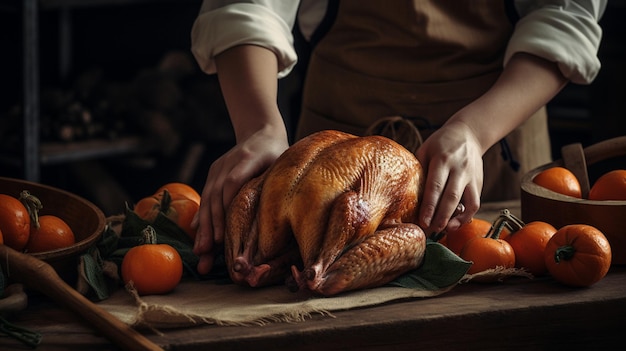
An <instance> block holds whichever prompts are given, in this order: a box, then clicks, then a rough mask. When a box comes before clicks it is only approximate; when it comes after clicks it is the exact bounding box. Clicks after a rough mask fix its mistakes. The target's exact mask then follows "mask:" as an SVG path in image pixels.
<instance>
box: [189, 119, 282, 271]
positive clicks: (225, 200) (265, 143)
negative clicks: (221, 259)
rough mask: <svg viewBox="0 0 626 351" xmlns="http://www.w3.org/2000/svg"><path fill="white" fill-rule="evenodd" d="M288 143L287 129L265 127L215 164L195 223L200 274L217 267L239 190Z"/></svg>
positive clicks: (270, 162) (276, 156)
mask: <svg viewBox="0 0 626 351" xmlns="http://www.w3.org/2000/svg"><path fill="white" fill-rule="evenodd" d="M288 146H289V144H288V141H287V137H286V134H285V133H284V132H280V133H279V134H278V137H277V134H275V133H271V132H269V131H264V130H262V131H258V132H256V133H254V134H252V135H251V136H250V137H249V138H247V139H246V140H244V141H241V142H239V143H238V144H237V145H236V146H235V147H234V148H232V149H231V150H230V151H228V152H227V153H226V154H224V155H222V156H221V157H220V158H219V159H217V160H216V161H215V162H214V163H213V164H212V165H211V167H210V169H209V173H208V176H207V179H206V183H205V185H204V189H203V190H202V200H201V202H200V209H199V211H198V214H197V215H196V217H195V218H194V221H193V224H192V225H194V226H196V227H197V234H196V240H195V244H194V249H193V251H194V253H195V254H196V255H198V256H199V257H200V261H199V263H198V267H197V269H198V272H199V273H200V274H206V273H209V272H210V270H211V268H212V267H213V260H214V256H215V246H216V245H219V244H222V243H223V242H224V229H225V214H226V210H227V209H228V206H229V205H230V203H231V201H232V200H233V198H234V197H235V195H236V194H237V192H238V191H239V189H241V187H242V186H243V185H244V184H245V183H246V182H247V181H248V180H250V179H252V178H253V177H255V176H257V175H259V174H261V173H262V172H263V171H264V170H265V169H267V168H268V167H269V166H270V165H271V164H272V163H273V162H274V161H275V160H276V158H278V156H280V154H281V153H282V152H283V151H285V150H286V149H287V147H288Z"/></svg>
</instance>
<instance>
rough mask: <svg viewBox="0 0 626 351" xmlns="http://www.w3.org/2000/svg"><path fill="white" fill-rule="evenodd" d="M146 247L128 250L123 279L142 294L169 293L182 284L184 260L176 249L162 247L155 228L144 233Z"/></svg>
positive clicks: (123, 266)
mask: <svg viewBox="0 0 626 351" xmlns="http://www.w3.org/2000/svg"><path fill="white" fill-rule="evenodd" d="M143 235H144V244H142V245H139V246H135V247H133V248H131V249H130V250H128V252H127V253H126V255H125V256H124V258H123V260H122V269H121V271H122V280H123V281H124V283H125V284H129V283H130V282H131V281H132V283H133V286H134V287H135V289H136V290H137V293H138V294H139V295H152V294H165V293H168V292H170V291H172V290H174V288H175V287H176V286H177V285H178V283H180V280H181V279H182V276H183V261H182V258H181V257H180V254H179V253H178V251H176V249H174V248H173V247H172V246H170V245H168V244H158V243H157V240H156V232H155V231H154V228H152V227H150V226H148V227H146V228H145V229H144V231H143Z"/></svg>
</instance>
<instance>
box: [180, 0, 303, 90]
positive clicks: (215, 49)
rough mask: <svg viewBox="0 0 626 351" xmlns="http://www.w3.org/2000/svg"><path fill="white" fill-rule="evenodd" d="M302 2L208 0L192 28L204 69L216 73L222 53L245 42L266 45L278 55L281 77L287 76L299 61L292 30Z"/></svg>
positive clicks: (193, 42) (195, 51) (194, 46)
mask: <svg viewBox="0 0 626 351" xmlns="http://www.w3.org/2000/svg"><path fill="white" fill-rule="evenodd" d="M298 3H299V2H298V1H292V0H289V1H282V0H276V1H271V0H256V1H243V2H233V1H209V0H205V1H204V2H203V3H202V7H201V9H200V14H199V15H198V17H197V18H196V20H195V22H194V24H193V27H192V30H191V52H192V53H193V55H194V57H195V58H196V61H197V62H198V64H199V66H200V68H201V69H202V70H203V71H204V72H206V73H209V74H212V73H215V72H216V68H215V56H216V55H218V54H220V53H221V52H223V51H225V50H227V49H229V48H231V47H234V46H237V45H243V44H250V45H258V46H262V47H265V48H267V49H269V50H271V51H273V52H274V53H275V54H276V57H277V59H278V71H279V74H278V78H281V77H284V76H286V75H287V74H289V72H290V71H291V70H292V69H293V67H294V66H295V64H296V62H297V55H296V52H295V49H294V47H293V36H292V32H291V29H292V27H293V24H294V22H295V17H296V12H297V10H298Z"/></svg>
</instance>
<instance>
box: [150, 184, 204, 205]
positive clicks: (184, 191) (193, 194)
mask: <svg viewBox="0 0 626 351" xmlns="http://www.w3.org/2000/svg"><path fill="white" fill-rule="evenodd" d="M165 189H167V191H169V192H170V194H171V195H172V196H175V195H182V196H184V197H186V198H188V199H190V200H193V202H195V203H197V204H198V205H200V194H199V193H198V192H197V191H196V189H194V188H192V187H191V186H190V185H187V184H185V183H178V182H172V183H167V184H165V185H163V186H162V187H160V188H159V189H158V190H157V191H156V192H155V194H156V195H159V194H162V193H163V190H165Z"/></svg>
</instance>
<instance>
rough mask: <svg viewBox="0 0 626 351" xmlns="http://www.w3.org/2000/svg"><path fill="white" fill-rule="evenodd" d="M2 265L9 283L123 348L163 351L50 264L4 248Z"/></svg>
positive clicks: (0, 258)
mask: <svg viewBox="0 0 626 351" xmlns="http://www.w3.org/2000/svg"><path fill="white" fill-rule="evenodd" d="M0 265H2V270H3V271H4V272H5V274H6V276H7V277H8V278H9V279H12V280H14V281H18V282H21V283H23V284H24V285H26V286H27V287H29V288H31V289H35V290H38V291H40V292H41V293H43V294H45V295H47V296H48V297H50V298H51V299H52V300H54V301H55V302H56V303H58V304H60V305H63V306H65V307H67V308H69V309H70V310H72V311H73V312H75V313H77V314H78V315H80V316H81V317H83V318H84V319H85V320H86V321H88V322H89V323H91V324H92V325H93V326H94V327H95V328H96V329H97V330H98V331H99V332H101V333H102V334H104V335H105V336H106V337H107V338H108V339H110V340H111V341H112V342H113V343H115V344H116V345H117V346H119V347H120V348H122V349H125V350H132V351H137V350H163V349H162V348H161V347H159V346H158V345H156V344H154V343H153V342H152V341H150V340H149V339H148V338H146V337H145V336H143V335H141V334H140V333H139V332H137V331H136V330H135V329H133V328H131V327H130V326H129V325H127V324H125V323H124V322H122V321H120V320H119V319H117V318H116V317H115V316H113V315H112V314H110V313H109V312H107V311H105V310H103V309H102V308H100V307H99V306H97V305H96V304H94V303H93V302H91V301H90V300H89V299H87V298H86V297H84V296H83V295H81V294H80V293H79V292H78V291H76V290H75V289H73V288H72V287H71V286H69V285H68V284H67V283H65V282H64V281H63V279H61V277H59V275H58V274H57V272H56V271H55V270H54V268H52V266H50V265H49V264H48V263H46V262H44V261H42V260H40V259H38V258H35V257H33V256H31V255H27V254H23V253H20V252H17V251H15V250H13V249H11V248H10V247H8V246H6V245H1V244H0Z"/></svg>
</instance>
